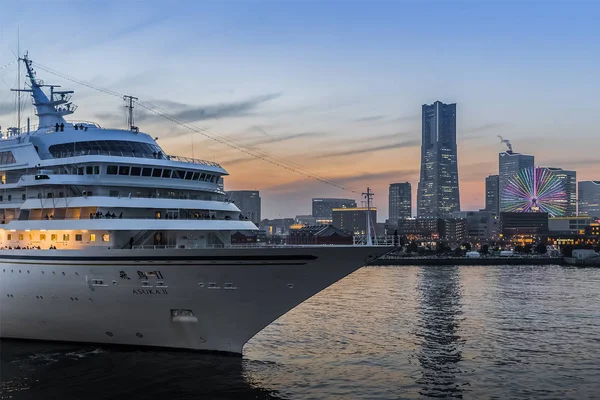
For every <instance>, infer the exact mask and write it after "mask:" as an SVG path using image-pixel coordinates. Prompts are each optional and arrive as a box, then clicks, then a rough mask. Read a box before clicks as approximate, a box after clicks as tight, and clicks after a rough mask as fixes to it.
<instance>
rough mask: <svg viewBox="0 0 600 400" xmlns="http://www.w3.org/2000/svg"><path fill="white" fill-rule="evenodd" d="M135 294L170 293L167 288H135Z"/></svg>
mask: <svg viewBox="0 0 600 400" xmlns="http://www.w3.org/2000/svg"><path fill="white" fill-rule="evenodd" d="M133 294H158V295H163V294H169V292H168V291H167V289H133Z"/></svg>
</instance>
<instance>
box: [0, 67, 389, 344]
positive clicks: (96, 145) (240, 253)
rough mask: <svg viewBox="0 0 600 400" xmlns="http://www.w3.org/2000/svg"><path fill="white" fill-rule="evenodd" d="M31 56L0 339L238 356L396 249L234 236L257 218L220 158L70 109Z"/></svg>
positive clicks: (7, 220)
mask: <svg viewBox="0 0 600 400" xmlns="http://www.w3.org/2000/svg"><path fill="white" fill-rule="evenodd" d="M22 62H23V63H24V64H25V68H26V72H27V77H28V84H29V88H28V89H26V90H24V91H27V92H29V93H30V94H31V97H32V100H33V104H34V106H35V109H36V114H37V116H38V118H39V124H38V125H37V126H35V127H33V128H29V129H28V130H27V131H25V132H21V130H20V129H12V130H9V132H8V133H7V134H6V135H4V137H3V140H1V141H0V176H1V184H0V248H1V249H0V298H1V299H2V300H1V303H0V319H1V320H0V336H1V337H9V338H27V339H42V340H65V341H82V342H100V343H118V344H139V345H150V346H165V347H181V348H190V349H206V350H222V351H230V352H236V353H240V352H241V350H242V346H243V345H244V343H245V342H246V341H247V340H248V339H250V338H251V337H252V336H253V335H254V334H256V333H257V332H258V331H260V330H261V329H262V328H263V327H264V326H266V325H267V324H269V323H270V322H271V321H273V320H274V319H276V318H277V317H279V316H280V315H282V314H283V313H285V312H287V311H288V310H289V309H291V308H293V307H295V306H296V305H297V304H299V303H301V302H302V301H304V300H305V299H307V298H308V297H310V296H312V295H314V294H315V293H317V292H318V291H320V290H322V289H324V288H325V287H327V286H329V285H331V284H332V283H334V282H335V281H337V280H339V279H341V278H342V277H343V276H345V275H347V274H349V273H351V272H352V271H354V270H356V269H357V268H359V267H361V266H362V265H365V264H366V263H368V262H369V261H370V260H372V259H373V258H375V257H377V256H380V255H382V254H383V253H385V252H386V251H388V249H386V248H383V247H380V248H378V247H369V246H356V247H355V246H345V247H344V246H336V247H333V246H322V247H318V246H313V247H310V246H307V247H294V246H282V247H271V248H270V247H239V246H234V245H232V243H231V236H232V234H233V233H235V232H238V231H256V230H257V227H256V226H255V225H254V224H253V223H252V222H251V221H248V220H247V219H246V218H244V217H243V216H242V215H241V213H240V210H239V209H238V208H237V207H236V205H235V204H234V203H232V202H231V201H229V200H228V199H227V198H226V195H225V193H224V192H223V189H222V187H221V186H220V183H219V182H220V181H221V178H222V177H223V176H225V175H227V172H226V171H225V170H224V169H223V168H222V167H221V166H220V165H219V164H217V163H215V162H210V161H204V160H198V159H190V158H184V157H178V156H172V155H168V154H167V153H165V151H164V150H163V149H162V148H161V147H160V146H159V145H158V143H157V142H156V140H155V139H153V138H152V137H151V136H150V135H148V134H146V133H143V132H140V131H139V130H138V129H137V127H134V126H131V125H133V123H130V126H131V129H128V130H120V129H105V128H101V127H100V126H99V125H98V124H95V123H91V122H77V121H69V120H66V119H65V116H68V115H70V114H72V113H73V112H74V111H75V110H76V107H75V105H73V103H72V102H71V96H72V94H73V92H72V91H64V90H57V88H59V87H58V86H52V85H44V84H43V83H42V82H41V81H39V80H37V79H36V77H35V72H34V70H33V64H32V62H31V61H30V60H29V59H28V58H27V57H24V58H23V59H22ZM45 88H48V89H46V91H45ZM20 90H21V91H23V90H22V89H20ZM47 91H49V95H48V94H47V93H46V92H47ZM130 100H131V98H130ZM130 120H131V119H130Z"/></svg>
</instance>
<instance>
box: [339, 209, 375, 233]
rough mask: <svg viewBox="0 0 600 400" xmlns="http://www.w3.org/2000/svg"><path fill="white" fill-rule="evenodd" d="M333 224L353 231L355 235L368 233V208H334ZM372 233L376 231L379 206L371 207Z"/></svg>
mask: <svg viewBox="0 0 600 400" xmlns="http://www.w3.org/2000/svg"><path fill="white" fill-rule="evenodd" d="M332 212H333V223H332V225H333V226H335V227H336V228H338V229H342V230H345V231H347V232H353V233H354V234H355V235H366V234H367V215H368V214H369V211H368V209H367V208H356V207H355V208H334V209H333V211H332ZM370 221H371V234H374V233H375V229H374V228H375V224H376V222H377V208H376V207H371V213H370Z"/></svg>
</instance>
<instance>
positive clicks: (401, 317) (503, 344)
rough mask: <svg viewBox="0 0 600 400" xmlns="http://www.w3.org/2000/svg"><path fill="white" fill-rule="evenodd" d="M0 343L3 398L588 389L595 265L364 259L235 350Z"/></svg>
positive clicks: (598, 368) (599, 318) (598, 380)
mask: <svg viewBox="0 0 600 400" xmlns="http://www.w3.org/2000/svg"><path fill="white" fill-rule="evenodd" d="M0 344H1V350H0V351H1V353H0V354H1V363H0V368H1V369H0V374H1V381H2V383H1V386H0V390H1V393H2V394H1V395H0V398H1V399H87V400H94V399H156V398H166V399H202V398H207V399H279V398H283V399H338V398H339V399H403V398H406V399H410V398H440V397H442V398H498V399H501V398H502V399H504V398H542V399H569V398H572V399H585V398H597V397H598V393H600V269H592V268H589V269H584V268H565V267H558V266H555V267H546V266H531V267H529V266H526V267H522V266H512V267H381V268H377V267H371V268H363V269H361V270H359V271H357V272H356V273H354V274H353V275H351V276H350V277H348V278H346V279H344V280H342V281H340V282H338V283H337V284H336V285H334V286H332V287H330V288H329V289H327V290H325V291H324V292H322V293H320V294H319V295H317V296H315V297H314V298H312V299H311V300H309V301H308V302H306V303H304V304H303V305H301V306H300V307H298V308H296V309H295V310H293V311H292V312H290V313H288V314H287V315H285V316H284V317H282V318H281V319H279V320H278V321H276V322H275V323H274V324H272V325H271V326H269V327H268V328H266V329H265V330H264V331H263V332H261V333H260V334H259V335H257V336H256V337H255V338H254V339H252V340H251V341H250V342H249V343H248V344H247V345H246V347H245V348H244V357H243V358H240V357H235V356H222V355H212V354H203V353H193V352H181V351H176V352H175V351H154V350H152V351H148V350H139V349H122V348H106V347H101V346H89V345H64V344H51V343H31V342H21V341H7V340H4V341H2V342H1V343H0Z"/></svg>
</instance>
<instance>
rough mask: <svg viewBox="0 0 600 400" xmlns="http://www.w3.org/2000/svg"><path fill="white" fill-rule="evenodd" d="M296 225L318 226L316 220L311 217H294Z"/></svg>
mask: <svg viewBox="0 0 600 400" xmlns="http://www.w3.org/2000/svg"><path fill="white" fill-rule="evenodd" d="M296 223H298V224H300V225H309V226H313V225H318V224H317V219H316V218H315V217H313V216H312V215H296Z"/></svg>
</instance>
